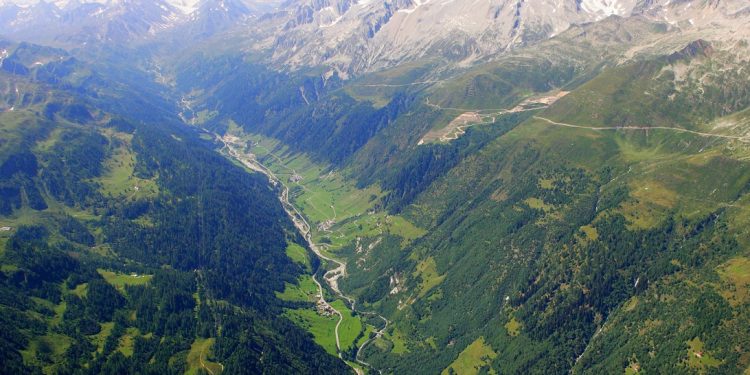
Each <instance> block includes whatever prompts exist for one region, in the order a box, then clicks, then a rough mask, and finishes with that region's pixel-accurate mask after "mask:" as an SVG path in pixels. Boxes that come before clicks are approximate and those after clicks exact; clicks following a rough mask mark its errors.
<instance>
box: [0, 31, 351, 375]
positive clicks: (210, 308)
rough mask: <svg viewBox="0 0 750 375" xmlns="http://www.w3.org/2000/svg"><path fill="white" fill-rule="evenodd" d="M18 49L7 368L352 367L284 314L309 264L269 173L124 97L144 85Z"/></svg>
mask: <svg viewBox="0 0 750 375" xmlns="http://www.w3.org/2000/svg"><path fill="white" fill-rule="evenodd" d="M12 48H14V54H13V55H12V56H19V58H20V56H27V58H28V59H29V61H35V60H39V59H40V58H43V56H44V55H43V53H44V52H47V53H53V54H55V53H56V54H60V53H61V52H60V51H55V50H45V49H43V48H41V47H35V46H31V45H20V46H14V47H12ZM14 59H15V58H9V59H7V60H5V61H3V68H4V70H5V71H4V72H3V73H0V75H2V82H3V85H5V87H6V90H5V92H6V94H5V95H6V96H5V97H4V98H3V99H4V103H5V105H6V106H7V107H6V110H5V111H4V113H0V124H2V127H1V128H0V132H2V135H3V136H2V139H3V141H2V143H1V144H0V161H1V162H0V171H1V172H0V190H1V191H2V194H1V195H0V198H2V200H1V201H0V202H1V204H0V215H1V216H0V224H2V226H3V227H5V228H3V232H2V233H0V248H2V250H0V254H1V258H0V259H1V260H2V273H0V295H1V296H2V298H0V309H1V310H2V314H0V315H1V316H2V318H0V319H2V329H1V331H2V338H1V339H0V345H1V346H2V348H3V349H2V351H1V352H2V356H3V358H2V361H1V362H2V368H3V370H2V371H3V372H15V373H30V372H38V371H43V372H45V373H96V374H99V373H111V374H122V373H162V374H164V373H182V372H192V373H218V372H220V371H224V372H226V373H245V372H253V373H260V372H263V373H321V372H325V373H343V372H347V371H348V367H347V366H346V365H345V364H344V363H343V362H341V361H339V360H338V359H336V358H335V357H333V356H331V355H329V354H327V353H326V352H324V351H323V350H322V349H321V348H320V347H319V346H317V345H315V344H314V343H313V341H312V339H311V337H310V335H309V334H308V333H306V332H304V331H303V330H302V329H300V328H298V327H297V326H295V325H293V324H292V323H291V322H290V321H289V320H287V319H286V318H283V317H280V312H281V309H282V307H284V306H286V305H287V304H288V303H286V302H283V301H281V300H278V299H276V297H275V292H280V291H283V289H284V283H285V282H292V281H294V280H295V279H296V278H297V277H298V276H300V275H301V274H303V273H305V272H308V271H307V270H306V269H304V268H303V267H301V266H300V265H299V264H297V263H295V262H293V261H292V260H291V259H290V258H288V257H287V256H286V254H285V249H286V248H287V246H288V244H292V243H302V242H301V241H302V240H301V238H300V237H299V236H298V235H297V234H296V232H295V231H294V228H293V227H292V225H291V222H290V221H289V220H288V218H287V217H286V214H285V213H284V211H283V209H282V208H281V206H280V204H279V203H278V201H277V199H276V193H275V192H274V191H273V190H272V189H271V188H270V187H269V185H268V183H267V180H266V179H265V178H263V177H261V176H259V175H252V174H248V173H247V172H246V171H245V170H244V169H242V168H240V167H238V166H236V165H233V164H231V163H230V162H229V161H227V160H226V159H224V158H222V157H221V156H219V155H218V154H216V153H215V152H214V151H213V149H212V148H213V143H212V142H211V141H210V139H211V137H208V138H207V139H209V141H207V140H206V139H205V137H204V138H201V137H199V135H198V134H197V133H195V132H193V131H191V130H186V129H185V128H183V127H182V125H180V123H179V122H178V121H175V120H174V119H172V120H171V122H170V120H169V119H168V118H166V119H165V120H163V121H157V120H158V119H159V117H158V116H156V117H155V116H153V115H152V114H153V112H150V111H149V108H148V107H146V108H144V107H143V104H142V102H141V100H143V98H142V97H141V98H136V96H135V95H134V96H132V97H133V98H134V99H133V100H117V99H115V97H114V96H111V95H113V94H114V93H113V91H112V87H115V88H117V90H118V92H119V93H128V91H127V90H135V88H133V87H127V86H123V85H119V84H117V82H116V81H109V82H108V81H107V79H111V78H108V77H106V76H104V75H101V76H99V78H98V79H97V80H96V81H93V82H92V80H89V81H83V82H77V81H73V79H77V78H79V77H80V74H82V72H81V69H82V68H83V67H84V65H83V64H82V63H78V62H75V61H74V60H68V61H67V63H61V65H62V67H60V66H57V67H56V66H50V65H45V67H44V68H38V69H35V68H34V66H27V65H24V62H23V61H20V62H13V63H12V64H11V63H9V61H15V60H14ZM29 65H31V64H29ZM65 66H69V67H71V69H69V70H66V69H64V67H65ZM11 67H12V68H11ZM48 73H49V74H48ZM89 74H90V75H89V77H91V76H94V75H96V73H91V72H90V73H89ZM16 89H17V91H16ZM93 91H96V92H97V93H98V95H97V96H96V97H90V96H89V94H90V93H91V92H93ZM131 95H132V94H131ZM103 102H109V103H108V105H102V106H101V107H98V106H97V104H98V103H103ZM158 105H159V103H158V102H156V103H153V102H152V103H150V104H149V106H158ZM118 109H119V110H118ZM130 109H133V110H130ZM110 110H111V111H110ZM160 110H161V111H164V110H165V108H161V109H160Z"/></svg>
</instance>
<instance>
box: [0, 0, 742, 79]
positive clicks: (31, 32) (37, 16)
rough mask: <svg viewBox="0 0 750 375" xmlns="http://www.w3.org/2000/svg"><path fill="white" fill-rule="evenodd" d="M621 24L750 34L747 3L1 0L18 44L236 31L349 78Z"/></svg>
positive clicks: (717, 35)
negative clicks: (578, 28)
mask: <svg viewBox="0 0 750 375" xmlns="http://www.w3.org/2000/svg"><path fill="white" fill-rule="evenodd" d="M611 17H614V18H615V19H623V18H628V17H639V18H641V19H645V20H648V21H650V22H657V23H660V24H663V25H664V27H666V28H668V29H675V30H679V31H680V33H681V34H685V35H687V38H688V39H690V40H697V39H705V40H706V41H708V42H712V41H721V42H726V41H728V40H729V41H731V40H740V39H747V38H748V34H750V27H747V26H748V20H750V3H748V2H747V1H746V0H483V1H477V0H288V1H284V2H282V0H148V1H146V0H109V1H105V0H58V1H54V2H38V0H0V30H3V34H4V35H6V36H9V37H11V38H13V37H14V36H18V39H22V40H31V41H40V40H39V39H38V38H35V37H36V36H40V35H41V36H43V35H56V36H57V40H56V42H71V43H78V44H83V43H88V42H92V41H93V42H97V41H101V42H120V43H130V42H133V41H144V40H146V41H148V40H149V39H158V38H160V37H162V36H163V35H168V37H170V38H172V39H173V40H177V41H178V42H179V41H184V40H189V41H190V43H192V42H194V41H195V40H196V39H201V38H211V37H212V36H214V35H217V34H221V33H225V32H228V33H231V34H232V38H231V40H232V41H233V42H232V43H236V44H233V45H232V46H229V47H230V48H235V49H237V50H240V51H244V52H247V53H250V54H256V55H260V56H263V57H264V58H265V59H266V63H269V64H272V65H274V66H276V67H278V68H283V69H289V70H297V69H302V68H305V67H316V66H325V67H328V68H329V71H330V72H334V71H335V72H337V73H338V75H339V76H340V77H344V78H345V77H347V76H352V75H358V74H361V73H365V72H369V71H375V70H380V69H384V68H389V67H393V66H397V65H399V64H403V63H407V62H413V61H422V62H424V61H432V62H437V63H441V64H445V65H447V66H453V67H464V66H471V65H474V64H477V63H480V62H483V61H487V60H489V59H492V58H494V57H496V56H498V55H500V54H503V53H504V52H506V51H509V50H513V49H517V48H519V47H522V46H526V45H529V44H534V43H538V42H541V41H544V40H547V39H549V38H552V37H555V36H557V35H559V34H561V33H563V32H564V31H566V30H568V29H569V28H570V27H571V26H574V25H584V24H587V23H593V22H599V23H600V22H602V21H604V20H605V19H608V18H611ZM602 37H604V38H610V37H612V36H606V35H604V36H602ZM625 37H627V36H625ZM222 40H223V41H226V40H227V38H223V39H222ZM680 42H683V41H680ZM190 43H188V44H190ZM644 48H645V47H644ZM651 48H659V45H654V46H652V47H651Z"/></svg>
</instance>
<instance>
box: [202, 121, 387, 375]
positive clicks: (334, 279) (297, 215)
mask: <svg viewBox="0 0 750 375" xmlns="http://www.w3.org/2000/svg"><path fill="white" fill-rule="evenodd" d="M216 138H217V139H218V140H219V141H221V142H222V143H223V144H224V148H225V149H226V150H227V153H228V154H229V156H230V157H232V158H234V159H235V160H237V161H239V162H240V163H242V164H243V165H244V166H246V167H248V168H249V169H251V170H254V171H257V172H260V173H263V174H264V175H266V176H267V177H268V178H269V180H270V181H271V183H272V184H273V185H274V186H280V187H281V192H280V194H279V201H281V204H282V206H283V207H284V210H285V211H286V213H287V214H288V215H289V217H290V218H291V219H292V222H293V223H294V226H295V227H296V228H297V230H298V231H299V232H300V233H301V234H302V236H303V237H304V238H305V241H307V244H308V246H309V247H310V249H311V250H312V251H313V253H315V255H316V256H317V257H318V258H320V259H323V260H326V261H329V262H331V263H333V264H335V265H336V267H335V268H333V269H331V270H329V271H327V272H326V273H325V274H324V275H323V279H325V280H326V282H327V283H328V285H329V286H330V287H331V289H332V290H333V291H334V292H335V293H336V294H337V295H338V296H339V297H340V298H342V299H345V300H346V301H347V302H349V304H350V305H351V309H352V311H357V310H356V303H357V301H356V300H355V299H354V298H352V297H349V296H347V295H345V294H344V293H342V292H341V290H340V289H339V285H338V279H339V278H341V277H346V263H344V262H342V261H340V260H338V259H335V258H331V257H329V256H327V255H325V254H323V252H322V251H321V250H320V247H319V246H318V245H317V244H315V243H314V242H313V238H312V232H311V228H312V227H311V226H310V223H308V221H307V219H305V217H304V215H302V213H301V212H300V211H299V210H298V209H297V207H295V206H294V205H293V204H292V203H291V202H290V200H289V187H287V186H286V185H285V184H284V183H283V182H282V181H281V180H280V179H279V178H278V177H277V176H276V175H275V174H274V173H273V172H272V171H271V170H270V169H269V168H268V167H266V166H265V165H263V164H262V163H260V162H259V161H258V160H257V159H255V158H252V157H248V156H246V155H243V154H241V153H240V152H239V151H237V149H236V148H235V147H234V145H232V144H231V143H230V142H227V141H226V140H225V139H223V138H221V137H219V136H216ZM312 279H313V281H314V282H315V285H317V287H318V294H319V296H320V299H319V303H321V304H323V305H324V306H325V307H327V308H329V309H330V310H331V311H333V312H334V313H335V314H336V315H338V316H339V321H338V323H336V328H335V335H336V348H337V349H338V352H339V358H342V355H341V341H340V335H339V327H340V326H341V322H343V321H344V316H343V314H342V313H341V312H340V311H338V310H336V309H335V308H333V306H331V304H330V303H329V302H328V301H326V300H325V294H324V291H323V285H322V284H321V283H320V282H319V281H318V279H317V278H316V277H315V275H314V274H313V276H312ZM359 313H360V314H364V315H375V316H377V317H379V318H380V319H382V320H383V322H385V324H384V326H383V328H382V329H380V330H378V331H376V332H375V337H376V338H377V337H381V336H382V335H383V333H385V330H386V329H387V328H388V319H386V318H385V317H383V316H382V315H379V314H377V313H374V312H367V311H359ZM372 340H373V339H368V340H367V341H365V342H364V343H362V345H361V346H360V347H359V348H358V350H357V354H356V356H355V359H356V361H357V362H358V363H360V364H362V365H364V366H367V367H369V368H371V369H373V370H376V371H378V372H379V373H382V372H381V371H380V370H377V369H375V368H374V367H373V366H372V365H370V364H369V363H367V362H364V361H362V360H360V359H359V356H360V353H361V352H362V350H363V349H364V348H365V346H366V345H367V344H369V343H370V342H371V341H372ZM352 368H353V369H354V371H355V372H357V373H358V374H360V373H361V370H360V369H358V368H356V367H354V366H352Z"/></svg>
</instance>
